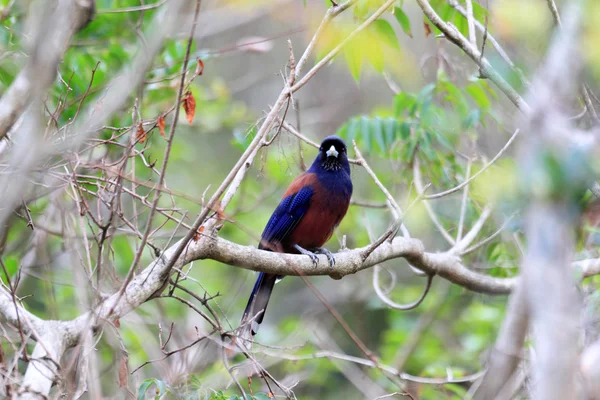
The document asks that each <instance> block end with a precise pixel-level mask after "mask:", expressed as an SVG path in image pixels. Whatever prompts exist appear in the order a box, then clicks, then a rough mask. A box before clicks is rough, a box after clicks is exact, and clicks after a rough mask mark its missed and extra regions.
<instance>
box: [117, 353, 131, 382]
mask: <svg viewBox="0 0 600 400" xmlns="http://www.w3.org/2000/svg"><path fill="white" fill-rule="evenodd" d="M127 361H128V357H127V355H123V356H122V357H121V361H120V362H119V387H120V388H124V387H127V377H128V376H129V367H128V366H127Z"/></svg>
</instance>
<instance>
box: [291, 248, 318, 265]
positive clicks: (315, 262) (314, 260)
mask: <svg viewBox="0 0 600 400" xmlns="http://www.w3.org/2000/svg"><path fill="white" fill-rule="evenodd" d="M294 247H295V248H296V250H298V251H299V252H300V253H301V254H304V255H305V256H309V257H310V259H311V261H312V263H313V266H314V267H315V268H316V267H317V265H318V264H319V257H317V255H316V254H315V253H313V252H312V251H308V250H306V249H303V248H302V247H300V246H298V245H295V246H294Z"/></svg>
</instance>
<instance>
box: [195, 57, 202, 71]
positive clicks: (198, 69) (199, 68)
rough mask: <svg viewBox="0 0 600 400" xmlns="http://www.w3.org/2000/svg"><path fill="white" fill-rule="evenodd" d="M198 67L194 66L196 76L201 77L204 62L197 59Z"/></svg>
mask: <svg viewBox="0 0 600 400" xmlns="http://www.w3.org/2000/svg"><path fill="white" fill-rule="evenodd" d="M197 62H198V65H196V75H202V73H203V72H204V62H203V61H202V60H201V59H199V58H198V59H197Z"/></svg>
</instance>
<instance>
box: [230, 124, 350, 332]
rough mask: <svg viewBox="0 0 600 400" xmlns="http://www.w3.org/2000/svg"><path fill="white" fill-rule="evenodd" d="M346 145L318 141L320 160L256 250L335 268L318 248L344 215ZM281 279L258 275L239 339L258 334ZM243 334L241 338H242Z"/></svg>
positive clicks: (286, 199) (290, 193)
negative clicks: (319, 256) (306, 258)
mask: <svg viewBox="0 0 600 400" xmlns="http://www.w3.org/2000/svg"><path fill="white" fill-rule="evenodd" d="M346 153H347V151H346V144H345V143H344V141H343V140H342V139H340V138H339V137H337V136H329V137H327V138H325V140H323V142H322V143H321V147H320V148H319V155H318V156H317V158H316V159H315V161H314V162H313V164H312V165H311V167H310V168H309V169H308V171H306V172H304V173H303V174H302V175H300V176H299V177H297V178H296V179H295V180H294V181H293V182H292V183H291V184H290V186H289V187H288V189H287V190H286V192H285V193H284V195H283V199H282V200H281V202H280V203H279V206H277V208H276V209H275V211H274V212H273V215H272V216H271V218H270V219H269V222H268V223H267V226H266V227H265V230H264V231H263V233H262V237H261V241H260V244H259V246H258V248H259V249H262V250H269V251H277V252H284V253H292V254H304V255H307V256H309V257H310V258H311V259H312V261H313V263H315V264H316V263H317V260H318V259H317V256H316V255H315V254H325V255H326V256H327V259H328V261H329V265H330V266H331V267H333V266H334V265H335V259H334V257H333V254H331V252H330V251H329V250H327V249H324V248H322V247H321V246H323V245H324V244H325V243H326V242H327V241H328V240H329V238H331V235H333V231H334V229H335V228H336V227H337V226H338V225H339V223H340V222H341V221H342V218H344V215H346V211H348V206H349V205H350V197H351V196H352V180H351V179H350V164H349V163H348V156H347V154H346ZM281 278H283V277H282V276H278V275H271V274H266V273H263V272H261V273H260V275H259V276H258V279H257V280H256V283H255V284H254V289H252V293H251V294H250V299H249V300H248V305H247V306H246V310H245V311H244V315H243V316H242V329H243V333H242V335H241V336H242V337H247V338H249V337H250V335H248V334H247V333H248V332H251V334H252V336H254V335H256V333H257V332H258V326H259V325H260V323H261V322H262V321H263V318H264V315H265V311H266V309H267V304H268V303H269V298H270V297H271V292H272V291H273V286H274V285H275V282H276V281H277V280H279V279H281ZM244 333H245V334H244Z"/></svg>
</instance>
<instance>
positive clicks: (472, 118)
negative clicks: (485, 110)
mask: <svg viewBox="0 0 600 400" xmlns="http://www.w3.org/2000/svg"><path fill="white" fill-rule="evenodd" d="M480 122H481V110H479V109H474V110H471V111H470V112H469V115H467V118H465V129H472V128H474V127H476V126H477V125H478V124H479V123H480Z"/></svg>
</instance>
